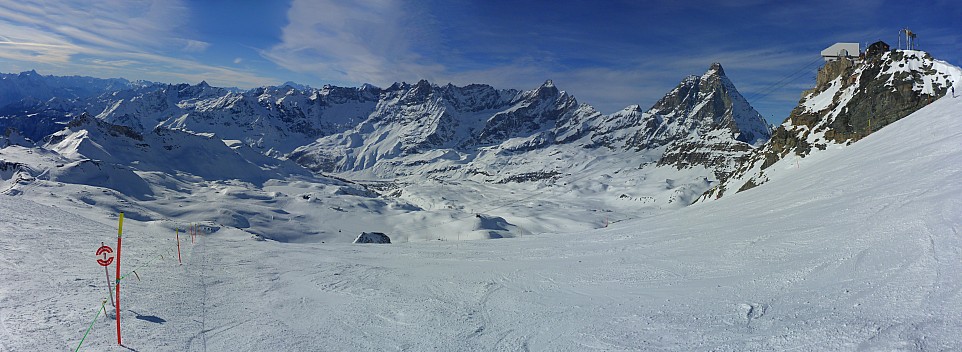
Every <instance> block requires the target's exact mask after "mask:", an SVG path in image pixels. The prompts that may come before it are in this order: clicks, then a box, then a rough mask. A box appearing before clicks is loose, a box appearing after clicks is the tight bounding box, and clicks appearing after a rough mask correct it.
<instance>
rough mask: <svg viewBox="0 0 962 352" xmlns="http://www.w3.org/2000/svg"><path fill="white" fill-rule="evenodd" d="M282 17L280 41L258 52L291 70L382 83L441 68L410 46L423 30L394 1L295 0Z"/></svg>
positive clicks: (425, 74) (433, 73)
mask: <svg viewBox="0 0 962 352" xmlns="http://www.w3.org/2000/svg"><path fill="white" fill-rule="evenodd" d="M288 21H289V23H288V25H287V26H286V27H284V29H283V32H282V36H281V39H282V40H281V43H279V44H277V45H275V46H274V47H272V48H270V49H269V50H265V51H263V52H262V55H263V56H264V57H266V58H267V59H269V60H271V61H273V62H274V63H276V64H278V65H280V66H282V67H284V68H286V69H289V70H291V71H295V72H300V73H309V74H311V75H313V76H316V77H317V78H319V79H322V80H331V81H348V82H370V83H375V84H382V85H383V84H388V83H390V82H393V81H395V80H405V79H408V80H416V79H418V78H429V79H430V78H433V77H437V76H438V75H439V74H440V73H441V72H443V71H444V67H442V66H441V65H438V64H435V63H433V61H431V60H425V59H424V58H423V57H422V56H421V55H419V54H418V53H417V52H416V50H415V45H421V44H423V43H421V42H420V41H421V40H423V38H424V36H426V35H427V32H425V31H420V28H421V27H420V26H419V25H418V21H417V20H416V19H414V18H412V16H411V14H410V13H409V11H408V8H406V7H405V6H404V5H403V4H402V3H401V2H399V1H392V0H361V1H304V0H295V1H294V2H293V3H292V4H291V8H290V10H289V11H288Z"/></svg>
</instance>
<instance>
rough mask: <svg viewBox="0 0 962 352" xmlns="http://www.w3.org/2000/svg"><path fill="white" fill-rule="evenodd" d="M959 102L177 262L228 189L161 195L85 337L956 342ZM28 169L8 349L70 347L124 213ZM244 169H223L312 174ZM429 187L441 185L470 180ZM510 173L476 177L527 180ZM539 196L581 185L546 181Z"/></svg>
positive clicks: (248, 341) (652, 346)
mask: <svg viewBox="0 0 962 352" xmlns="http://www.w3.org/2000/svg"><path fill="white" fill-rule="evenodd" d="M960 111H962V98H958V99H952V98H951V97H946V98H943V99H940V100H938V101H936V102H934V103H932V104H930V105H928V106H926V107H924V108H922V109H921V110H919V111H917V112H916V113H914V114H912V115H910V116H908V117H906V118H904V119H902V120H899V121H897V122H895V123H893V124H891V125H890V126H888V127H886V128H885V129H883V130H880V131H878V132H876V133H873V134H872V135H870V136H868V137H866V138H864V139H862V140H861V141H859V142H858V143H855V144H853V145H851V146H850V147H847V148H844V149H839V150H835V151H833V152H831V153H820V155H819V158H817V159H816V158H806V159H805V160H804V161H805V162H806V164H807V165H803V167H799V168H797V169H796V170H794V172H793V173H792V174H791V177H780V178H776V179H773V180H772V181H770V182H768V183H766V184H764V185H761V186H759V187H756V188H754V189H751V190H748V191H745V192H741V193H737V194H732V195H729V196H726V197H725V198H723V199H721V200H718V201H716V202H710V203H706V204H698V205H695V206H692V207H687V208H682V209H678V210H672V211H662V212H657V213H654V214H645V215H636V217H639V216H640V218H636V219H633V220H626V221H621V222H617V223H612V224H610V226H609V227H608V228H605V229H591V230H589V229H577V230H575V231H574V232H567V233H540V234H536V235H533V236H532V235H529V234H525V235H522V236H518V237H515V238H510V239H504V240H497V241H452V239H456V237H457V235H456V234H454V233H445V234H442V235H443V237H444V238H445V239H448V240H445V241H436V240H434V241H409V242H402V243H396V244H391V245H383V246H359V245H352V244H348V243H317V242H312V243H296V242H294V241H291V242H277V241H272V240H267V241H252V240H251V239H250V234H249V233H248V232H245V231H242V230H239V229H237V228H232V227H224V228H222V229H219V231H216V232H213V233H212V234H207V235H202V236H200V237H199V238H197V240H196V242H194V243H191V242H190V239H189V236H185V235H183V234H182V236H181V237H180V241H181V246H182V250H183V253H182V254H183V255H182V257H183V261H184V264H183V265H178V264H177V262H176V259H174V257H173V253H174V251H175V250H176V245H175V239H174V228H175V227H178V228H180V229H184V228H185V227H186V224H185V223H183V222H180V221H185V222H186V220H183V219H188V218H189V219H191V220H192V221H201V220H203V219H199V218H198V219H195V218H194V216H195V215H196V214H203V215H204V216H207V215H209V213H205V212H203V209H205V208H219V207H226V208H230V207H232V206H235V205H232V204H228V203H230V202H231V201H232V200H234V199H237V198H230V197H224V198H217V197H213V196H211V195H207V196H202V197H200V200H197V199H194V198H192V197H187V196H181V197H179V198H176V199H174V200H170V201H168V202H167V203H165V204H166V205H161V204H159V203H161V201H160V200H159V199H158V200H156V201H154V202H155V203H158V204H154V205H152V206H153V207H160V206H167V207H170V208H174V209H176V208H177V207H179V206H184V207H185V210H184V212H183V213H182V214H181V215H180V216H176V217H171V218H168V219H163V218H153V217H149V218H144V220H143V221H139V220H135V219H128V220H127V221H126V222H125V226H124V229H125V235H124V243H123V253H122V256H123V257H122V258H123V259H122V260H123V268H122V269H123V272H124V273H127V272H129V271H128V270H135V271H136V272H137V275H136V277H139V279H138V278H136V277H135V276H129V277H127V278H126V279H124V281H123V286H122V291H121V292H122V312H121V318H122V319H123V322H122V324H123V334H124V341H125V345H126V347H127V348H124V347H119V346H116V340H115V337H114V325H113V322H112V321H111V320H109V319H106V318H105V317H104V315H100V316H99V318H98V319H97V321H95V322H94V325H93V329H92V331H91V332H90V335H89V336H88V337H87V338H86V340H85V341H84V344H83V348H82V349H83V350H89V351H125V350H128V349H130V350H137V351H185V350H187V351H200V350H208V349H209V350H230V351H296V350H330V351H345V350H428V349H435V350H551V351H559V350H560V351H585V350H649V351H650V350H713V351H745V350H778V351H809V350H826V351H837V350H861V351H879V350H919V351H940V350H960V349H962V335H960V334H959V327H960V326H962V316H960V315H959V314H957V309H956V307H959V306H962V270H960V268H959V265H960V263H962V238H960V230H962V225H960V223H962V199H960V198H959V196H958V195H959V194H960V193H962V182H959V181H958V180H959V178H960V175H962V145H960V144H959V141H960V140H962V119H960V118H959V116H960ZM17 150H19V151H20V152H22V153H24V154H27V152H28V151H29V150H26V149H17ZM3 152H4V156H5V157H6V156H7V155H6V153H7V152H8V151H7V150H4V151H3ZM20 152H18V153H20ZM19 157H22V158H27V157H28V156H23V155H21V156H19ZM34 157H37V158H40V157H42V156H34ZM0 175H2V176H3V179H2V180H0V181H3V182H4V185H8V184H10V183H14V184H20V183H19V181H16V180H14V179H13V177H14V175H13V174H10V173H9V172H6V171H5V172H0ZM158 177H159V176H158ZM170 182H175V181H170ZM207 182H209V181H207ZM595 183H596V185H594V186H597V187H605V186H606V185H605V184H604V182H595ZM29 185H30V187H33V188H32V189H24V188H16V189H18V190H19V193H18V192H14V193H16V194H20V195H19V196H8V195H0V249H2V250H0V263H2V265H3V268H4V269H3V270H0V351H21V350H70V349H74V348H76V346H77V344H78V343H79V342H80V339H81V336H83V333H84V331H85V330H86V329H87V326H88V324H90V322H91V320H92V319H93V318H94V316H95V315H96V314H97V310H98V309H99V308H100V306H101V303H102V299H105V298H106V290H105V287H104V286H105V278H104V273H103V270H102V269H101V267H99V266H97V265H96V264H95V262H94V259H95V258H94V251H95V250H96V248H97V247H99V245H100V242H106V243H108V244H113V239H114V238H115V237H114V234H115V233H116V227H115V226H116V218H114V217H113V216H114V215H113V214H112V213H106V212H104V209H103V208H101V207H92V206H89V204H90V203H91V202H103V201H108V200H110V199H115V198H112V196H110V195H108V194H106V193H105V194H88V195H87V198H85V199H86V201H82V202H78V201H76V199H75V198H73V197H74V193H73V192H74V190H72V188H71V187H73V186H71V185H70V184H63V183H60V184H58V183H57V182H53V181H46V182H34V183H30V184H29ZM178 185H179V184H178ZM181 186H183V185H181ZM586 186H587V185H586ZM245 187H247V186H243V185H241V186H232V185H230V184H228V183H225V184H223V185H222V186H221V188H220V189H221V190H223V191H224V192H226V193H225V194H228V193H231V192H235V193H236V192H254V191H256V192H267V191H268V190H271V189H272V187H276V188H277V189H274V191H276V192H280V191H279V190H278V189H290V188H292V187H310V186H308V185H305V184H298V183H296V182H290V181H286V182H280V181H275V182H274V183H270V182H269V183H267V184H265V185H263V188H264V189H263V190H254V191H251V190H249V189H248V188H245ZM317 187H320V188H323V189H327V187H328V186H317ZM518 187H521V185H519V186H518ZM525 187H531V186H530V185H526V186H525ZM438 188H439V189H438V190H437V192H438V194H439V196H440V197H451V198H454V197H468V196H470V195H469V194H466V193H471V192H464V191H463V189H461V188H457V187H450V188H442V187H438ZM232 189H233V191H231V190H232ZM341 189H342V190H343V189H350V188H341ZM499 189H501V188H498V187H493V186H491V187H490V188H489V189H487V190H486V192H485V193H483V194H484V195H485V196H486V197H505V198H508V197H512V196H516V195H512V193H510V192H511V191H516V192H518V191H520V189H511V188H505V189H504V193H503V194H500V195H499V194H498V193H497V192H498V190H499ZM597 191H598V190H597V189H595V190H592V189H589V188H585V189H583V192H584V193H582V194H590V193H591V192H597ZM256 194H260V193H256ZM288 194H294V193H288ZM417 194H424V193H423V192H419V193H417ZM251 195H254V194H253V193H252V194H251ZM274 195H275V196H276V195H277V194H276V193H275V194H274ZM309 198H310V197H309ZM268 201H269V200H268V198H265V200H264V202H265V204H270V203H266V202H268ZM351 201H358V202H359V203H358V204H359V205H363V204H365V203H364V202H363V201H360V200H359V199H351ZM435 201H436V199H425V204H424V205H425V206H426V205H428V203H432V202H435ZM529 201H538V202H541V201H545V202H547V201H552V202H556V203H558V204H563V203H565V202H568V200H566V199H564V197H561V196H559V195H557V194H539V193H532V196H531V198H530V199H529ZM370 202H375V200H371V201H370ZM371 204H374V203H371ZM377 204H379V205H378V206H380V207H384V209H386V208H389V206H388V205H385V204H384V203H383V202H380V203H377ZM479 204H484V203H479ZM136 206H137V205H136V204H123V203H118V204H116V209H128V208H130V207H136ZM362 208H363V206H359V207H357V208H352V209H343V210H345V211H343V212H341V211H339V212H332V213H318V214H315V215H314V216H316V217H318V218H319V219H320V218H327V219H328V220H329V221H328V222H326V223H325V222H317V226H318V230H319V231H330V230H332V229H333V228H335V227H352V228H357V227H360V226H359V225H358V224H357V222H358V221H364V222H369V223H368V224H365V225H367V226H366V228H370V227H377V225H376V222H377V221H384V222H393V221H395V220H394V219H390V218H388V217H385V219H380V220H379V218H378V217H374V216H364V217H362V218H360V219H358V218H353V217H352V216H351V215H352V214H355V213H356V214H363V213H364V211H365V210H363V209H362ZM554 209H556V208H553V209H552V210H551V211H547V210H545V209H544V208H543V207H537V206H535V207H515V208H512V211H513V212H515V216H517V217H522V218H530V219H536V220H532V221H531V222H533V223H537V222H547V221H550V220H549V219H550V218H552V217H555V218H558V219H560V218H562V217H564V216H570V214H566V213H563V212H559V213H558V214H560V215H558V214H552V212H553V211H554ZM557 209H560V208H557ZM383 211H386V210H383ZM305 212H306V210H305ZM339 213H344V214H345V216H343V217H334V216H333V215H330V214H339ZM192 214H194V215H192ZM418 214H421V215H420V216H424V217H442V220H444V219H443V217H445V216H449V215H445V213H440V212H439V213H430V212H424V213H418ZM474 219H476V220H477V221H482V220H485V221H496V220H494V219H493V218H492V219H484V218H474ZM562 220H563V219H562ZM445 221H446V220H445ZM265 226H266V225H265ZM278 226H279V225H278ZM532 226H534V225H532ZM425 229H426V228H425ZM375 230H377V229H375ZM444 230H445V231H450V230H448V229H444ZM385 232H387V233H388V234H389V235H390V233H389V232H390V231H385ZM357 233H358V232H355V233H353V234H352V235H353V236H356V235H357ZM111 274H113V273H111ZM108 306H109V303H108ZM108 310H109V309H108ZM110 314H112V313H110Z"/></svg>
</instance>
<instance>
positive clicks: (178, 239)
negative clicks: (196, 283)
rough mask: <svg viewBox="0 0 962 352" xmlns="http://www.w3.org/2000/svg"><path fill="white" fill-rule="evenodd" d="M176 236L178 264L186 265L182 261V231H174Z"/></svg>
mask: <svg viewBox="0 0 962 352" xmlns="http://www.w3.org/2000/svg"><path fill="white" fill-rule="evenodd" d="M174 235H176V236H177V264H180V265H184V263H182V262H181V261H180V230H179V229H174Z"/></svg>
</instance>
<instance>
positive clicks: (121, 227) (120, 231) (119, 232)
mask: <svg viewBox="0 0 962 352" xmlns="http://www.w3.org/2000/svg"><path fill="white" fill-rule="evenodd" d="M123 234H124V213H122V212H121V213H120V222H119V224H118V225H117V258H116V259H117V269H116V271H117V289H116V290H114V292H115V293H116V294H117V299H116V300H115V302H116V303H117V312H116V313H117V344H118V345H121V346H123V343H121V340H120V239H121V237H122V236H123Z"/></svg>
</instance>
